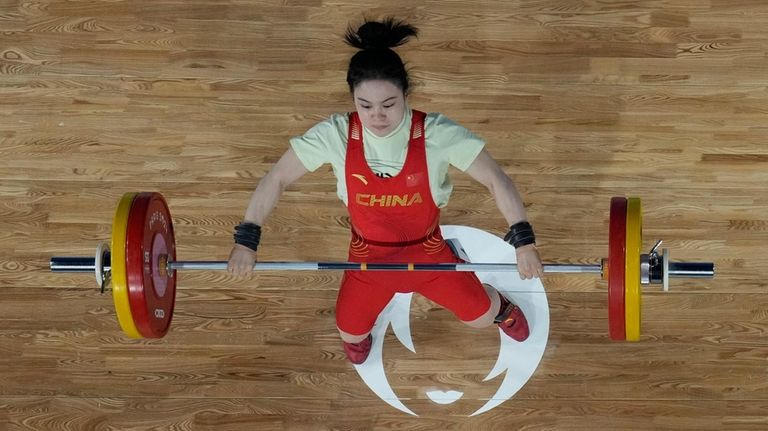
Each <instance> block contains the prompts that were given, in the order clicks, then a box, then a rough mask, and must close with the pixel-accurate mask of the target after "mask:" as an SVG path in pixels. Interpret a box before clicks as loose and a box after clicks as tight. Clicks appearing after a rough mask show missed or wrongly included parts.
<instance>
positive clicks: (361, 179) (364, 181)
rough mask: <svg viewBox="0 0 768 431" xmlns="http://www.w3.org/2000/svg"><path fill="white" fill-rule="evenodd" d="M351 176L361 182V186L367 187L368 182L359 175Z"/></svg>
mask: <svg viewBox="0 0 768 431" xmlns="http://www.w3.org/2000/svg"><path fill="white" fill-rule="evenodd" d="M352 176H353V177H355V178H357V179H358V180H360V181H362V182H363V184H365V185H366V186H367V185H368V180H366V179H365V176H363V175H360V174H352Z"/></svg>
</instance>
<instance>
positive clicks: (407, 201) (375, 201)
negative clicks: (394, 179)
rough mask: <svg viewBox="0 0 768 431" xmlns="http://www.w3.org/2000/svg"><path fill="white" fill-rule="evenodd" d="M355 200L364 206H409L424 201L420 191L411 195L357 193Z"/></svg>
mask: <svg viewBox="0 0 768 431" xmlns="http://www.w3.org/2000/svg"><path fill="white" fill-rule="evenodd" d="M355 202H356V203H357V204H358V205H362V206H364V207H375V206H380V207H397V206H401V207H409V206H411V205H413V204H420V203H422V202H424V201H423V200H422V199H421V193H418V192H417V193H415V194H413V195H409V194H404V195H369V194H365V193H358V194H356V195H355Z"/></svg>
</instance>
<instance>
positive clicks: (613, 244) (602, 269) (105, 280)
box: [50, 192, 715, 341]
mask: <svg viewBox="0 0 768 431" xmlns="http://www.w3.org/2000/svg"><path fill="white" fill-rule="evenodd" d="M642 244H643V242H642V215H641V204H640V199H639V198H624V197H614V198H612V199H611V205H610V215H609V234H608V258H607V259H601V261H600V263H599V264H544V265H543V267H544V272H545V273H592V274H601V275H602V277H603V279H605V280H607V282H608V325H609V335H610V338H611V339H614V340H627V341H638V340H639V339H640V322H641V313H640V309H641V290H640V286H641V285H645V284H661V285H662V286H663V290H664V291H667V290H669V279H670V278H675V277H692V278H711V277H714V274H715V267H714V264H713V263H712V262H671V261H670V259H669V256H670V255H669V250H667V249H662V251H661V253H659V252H658V248H659V245H660V244H661V241H658V242H657V243H656V244H655V245H654V247H653V248H652V250H651V251H650V252H649V253H645V254H644V253H641V247H642ZM226 268H227V262H226V261H177V260H176V240H175V237H174V233H173V223H172V220H171V214H170V210H169V209H168V204H167V203H166V200H165V198H164V197H163V195H161V194H160V193H156V192H144V193H126V194H124V195H123V196H122V197H121V198H120V201H119V202H118V205H117V209H116V210H115V215H114V219H113V222H112V240H111V244H107V243H100V244H99V245H98V246H97V248H96V255H95V256H94V257H56V256H55V257H52V258H51V260H50V269H51V271H53V272H93V273H95V276H96V281H97V283H98V284H99V286H100V287H101V290H102V292H104V289H105V287H106V286H107V285H111V288H112V298H113V301H114V304H115V311H116V314H117V319H118V322H119V324H120V327H121V329H122V330H123V332H124V333H125V334H126V335H128V336H129V337H131V338H161V337H163V336H165V334H166V333H167V332H168V329H169V327H170V323H171V318H172V316H173V308H174V304H175V301H176V271H180V270H225V269H226ZM253 269H254V270H257V271H282V270H294V271H295V270H304V271H317V270H349V271H472V272H516V271H517V265H516V264H512V263H469V262H466V263H436V264H422V263H375V262H370V263H367V262H366V263H359V262H256V263H255V264H254V268H253Z"/></svg>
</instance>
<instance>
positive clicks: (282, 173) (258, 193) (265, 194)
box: [244, 148, 309, 226]
mask: <svg viewBox="0 0 768 431" xmlns="http://www.w3.org/2000/svg"><path fill="white" fill-rule="evenodd" d="M307 172H309V171H307V168H305V167H304V165H303V164H302V163H301V160H299V157H298V156H297V155H296V153H295V152H294V151H293V148H288V151H286V152H285V153H284V154H283V156H282V157H280V160H278V161H277V163H275V165H274V166H272V169H270V170H269V172H268V173H267V175H265V176H264V177H263V178H262V179H261V181H259V185H258V186H256V190H254V192H253V194H252V195H251V201H250V202H249V203H248V209H246V211H245V219H244V221H247V222H251V223H256V224H257V225H259V226H261V225H262V224H263V223H264V221H265V220H266V218H267V216H268V215H269V213H270V212H272V210H273V209H274V208H275V205H277V201H278V199H280V195H282V194H283V192H284V191H285V189H286V188H287V187H288V186H289V185H291V184H292V183H293V182H294V181H296V180H298V179H299V178H301V177H302V176H303V175H304V174H306V173H307Z"/></svg>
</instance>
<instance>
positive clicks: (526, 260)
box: [465, 148, 543, 279]
mask: <svg viewBox="0 0 768 431" xmlns="http://www.w3.org/2000/svg"><path fill="white" fill-rule="evenodd" d="M465 172H466V173H467V174H468V175H469V176H471V177H472V178H474V179H475V180H476V181H478V182H479V183H480V184H482V185H484V186H485V187H487V188H488V190H489V191H490V192H491V195H492V196H493V199H494V200H495V201H496V206H498V207H499V211H501V214H502V215H503V216H504V218H505V219H506V220H507V223H508V224H509V225H510V226H512V225H513V224H515V223H517V222H520V221H524V220H526V215H525V206H524V205H523V200H522V198H521V197H520V194H519V193H518V192H517V188H516V187H515V184H514V183H513V182H512V179H511V178H509V177H508V176H507V174H506V173H505V172H504V171H503V170H502V169H501V167H500V166H499V164H498V163H496V161H495V160H493V157H491V155H490V154H489V153H488V151H486V150H485V148H483V150H482V151H480V154H478V155H477V157H476V158H475V161H473V162H472V164H471V165H469V168H467V170H466V171H465ZM516 251H517V264H518V270H519V272H520V277H521V278H523V279H526V278H533V277H541V275H542V274H543V270H542V267H541V258H540V257H539V252H538V251H537V250H536V246H535V245H534V244H529V245H525V246H522V247H520V248H518V249H517V250H516Z"/></svg>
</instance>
